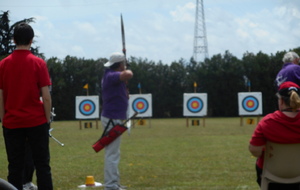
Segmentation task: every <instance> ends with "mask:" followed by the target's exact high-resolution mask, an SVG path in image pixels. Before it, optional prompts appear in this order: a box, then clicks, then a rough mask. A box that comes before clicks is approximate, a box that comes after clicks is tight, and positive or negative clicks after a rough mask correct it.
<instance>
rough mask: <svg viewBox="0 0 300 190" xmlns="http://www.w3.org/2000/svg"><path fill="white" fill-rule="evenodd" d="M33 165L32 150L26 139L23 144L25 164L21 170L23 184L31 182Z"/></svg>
mask: <svg viewBox="0 0 300 190" xmlns="http://www.w3.org/2000/svg"><path fill="white" fill-rule="evenodd" d="M34 170H35V167H34V163H33V158H32V152H31V148H30V145H29V143H28V141H27V142H26V146H25V164H24V170H23V184H26V183H28V182H32V176H33V173H34Z"/></svg>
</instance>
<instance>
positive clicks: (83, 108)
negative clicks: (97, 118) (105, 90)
mask: <svg viewBox="0 0 300 190" xmlns="http://www.w3.org/2000/svg"><path fill="white" fill-rule="evenodd" d="M95 110H96V106H95V103H94V102H93V101H91V100H82V101H81V102H80V104H79V111H80V113H81V114H82V115H85V116H88V115H92V114H93V113H94V112H95Z"/></svg>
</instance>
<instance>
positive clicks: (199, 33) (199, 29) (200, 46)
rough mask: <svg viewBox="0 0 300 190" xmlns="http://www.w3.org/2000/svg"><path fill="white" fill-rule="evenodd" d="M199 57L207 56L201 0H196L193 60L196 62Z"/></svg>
mask: <svg viewBox="0 0 300 190" xmlns="http://www.w3.org/2000/svg"><path fill="white" fill-rule="evenodd" d="M199 57H201V58H202V59H203V60H204V59H205V58H208V47H207V38H206V27H205V17H204V6H203V0H196V17H195V32H194V60H195V61H196V62H197V61H198V59H199Z"/></svg>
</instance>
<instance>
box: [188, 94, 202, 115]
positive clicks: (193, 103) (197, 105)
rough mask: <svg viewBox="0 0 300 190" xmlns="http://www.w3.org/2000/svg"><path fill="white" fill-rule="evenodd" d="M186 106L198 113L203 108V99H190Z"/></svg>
mask: <svg viewBox="0 0 300 190" xmlns="http://www.w3.org/2000/svg"><path fill="white" fill-rule="evenodd" d="M186 107H187V109H188V110H189V111H190V112H193V113H198V112H200V111H201V110H202V109H203V101H202V100H201V99H200V98H199V97H192V98H190V99H188V101H187V103H186Z"/></svg>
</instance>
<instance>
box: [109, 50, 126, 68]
mask: <svg viewBox="0 0 300 190" xmlns="http://www.w3.org/2000/svg"><path fill="white" fill-rule="evenodd" d="M124 60H125V55H124V54H123V53H119V52H115V53H113V54H111V56H110V58H109V61H108V62H107V63H105V64H104V67H110V66H112V65H113V64H114V63H118V62H121V61H124Z"/></svg>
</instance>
